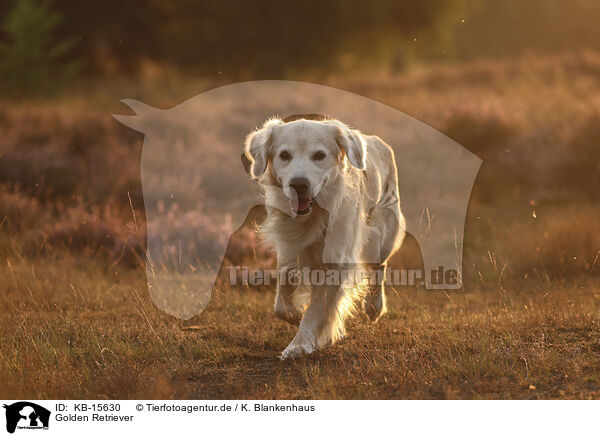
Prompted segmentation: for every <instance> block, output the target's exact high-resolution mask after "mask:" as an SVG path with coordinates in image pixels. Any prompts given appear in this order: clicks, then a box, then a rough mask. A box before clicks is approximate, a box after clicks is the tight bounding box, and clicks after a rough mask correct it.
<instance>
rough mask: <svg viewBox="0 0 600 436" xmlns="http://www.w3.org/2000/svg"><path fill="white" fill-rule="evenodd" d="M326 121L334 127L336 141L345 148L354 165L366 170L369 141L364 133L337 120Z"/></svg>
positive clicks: (349, 159)
mask: <svg viewBox="0 0 600 436" xmlns="http://www.w3.org/2000/svg"><path fill="white" fill-rule="evenodd" d="M325 122H326V123H327V124H329V125H331V126H332V127H333V129H334V136H335V142H337V144H338V146H339V147H340V148H341V149H342V150H344V153H345V154H346V157H347V158H348V161H350V163H351V164H352V166H354V167H356V168H358V169H359V170H364V169H365V168H366V167H367V143H366V142H365V139H364V138H363V136H362V134H361V133H360V132H359V131H358V130H353V129H350V128H349V127H348V126H346V125H345V124H344V123H342V122H340V121H337V120H328V121H325Z"/></svg>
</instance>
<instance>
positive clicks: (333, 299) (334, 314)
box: [281, 285, 345, 359]
mask: <svg viewBox="0 0 600 436" xmlns="http://www.w3.org/2000/svg"><path fill="white" fill-rule="evenodd" d="M344 297H345V293H344V290H343V288H342V286H339V285H322V286H314V287H313V290H312V294H311V300H310V304H309V306H308V308H307V309H306V313H305V314H304V317H303V318H302V321H301V322H300V328H299V329H298V333H297V334H296V336H295V337H294V339H293V340H292V342H291V343H290V344H289V345H288V346H287V348H286V349H285V350H283V353H281V358H282V359H289V358H294V357H298V356H302V355H305V354H310V353H312V352H313V351H316V350H320V349H321V348H324V347H326V346H328V345H331V344H333V343H334V342H335V341H337V340H338V339H340V338H342V337H343V336H344V318H345V313H344V307H343V303H344Z"/></svg>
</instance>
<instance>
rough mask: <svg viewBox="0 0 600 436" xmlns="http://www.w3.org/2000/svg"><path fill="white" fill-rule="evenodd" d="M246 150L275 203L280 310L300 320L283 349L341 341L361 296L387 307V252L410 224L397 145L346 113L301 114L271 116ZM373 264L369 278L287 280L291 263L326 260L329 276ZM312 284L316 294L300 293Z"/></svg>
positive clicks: (303, 350) (271, 215)
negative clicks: (356, 125)
mask: <svg viewBox="0 0 600 436" xmlns="http://www.w3.org/2000/svg"><path fill="white" fill-rule="evenodd" d="M244 152H245V157H246V158H247V159H248V161H249V173H250V175H251V177H252V178H254V179H257V180H258V181H259V183H260V184H261V185H262V187H263V190H264V195H265V203H266V205H267V218H266V220H265V221H264V223H262V224H261V226H260V229H259V230H260V232H261V234H262V235H263V236H264V237H265V239H266V240H267V241H268V242H269V243H270V244H271V245H272V246H273V247H274V249H275V250H276V253H277V264H278V265H277V268H278V269H279V271H280V275H279V281H278V284H277V296H276V299H275V314H276V315H277V316H278V317H279V318H281V319H283V320H285V321H287V322H290V323H292V324H296V325H298V324H299V329H298V332H297V334H296V336H295V337H294V339H293V340H292V341H291V343H290V344H289V345H288V346H287V348H286V349H285V350H284V351H283V352H282V354H281V358H283V359H287V358H294V357H298V356H302V355H306V354H310V353H312V352H314V351H316V350H319V349H322V348H324V347H327V346H329V345H331V344H333V343H335V342H336V341H338V340H339V339H340V338H342V337H343V335H344V333H345V327H344V323H345V320H346V318H347V317H348V316H349V315H350V314H351V313H352V312H353V308H354V307H355V306H356V303H357V302H359V301H360V302H361V303H362V306H363V308H364V310H365V312H366V314H367V315H368V317H369V318H370V319H371V320H372V321H376V320H377V319H378V318H379V317H380V316H381V315H382V314H383V313H385V311H386V298H385V292H384V278H385V268H386V262H387V260H388V259H389V258H390V257H391V256H392V254H394V252H395V251H396V250H398V248H399V247H400V245H401V243H402V240H403V239H404V232H405V228H406V225H405V220H404V216H403V215H402V213H401V211H400V199H399V191H398V175H397V169H396V163H395V158H394V152H393V151H392V149H391V147H390V146H389V145H387V144H386V143H385V142H384V141H382V140H381V139H380V138H378V137H377V136H372V135H365V134H363V133H361V132H360V131H358V130H354V129H351V128H350V127H348V126H346V125H345V124H344V123H342V122H341V121H338V120H335V119H329V118H326V117H323V116H319V115H306V116H303V115H296V116H293V117H289V118H287V119H285V120H281V119H280V118H271V119H269V120H267V121H266V122H265V123H264V124H263V125H262V126H261V127H260V128H259V129H257V130H256V131H254V132H252V133H250V134H249V135H248V136H247V138H246V141H245V148H244ZM364 267H366V268H368V270H369V271H375V272H376V274H375V276H376V280H375V282H371V283H370V284H369V285H368V286H365V285H364V283H363V282H357V281H354V282H347V281H344V280H337V281H333V282H330V281H329V280H327V282H323V281H322V280H321V281H319V283H309V284H308V289H307V286H306V283H301V284H299V283H298V281H295V282H293V281H292V280H289V281H287V280H286V281H284V280H282V277H284V278H285V277H288V276H287V275H286V274H287V273H289V272H290V271H301V270H304V271H307V270H309V271H314V270H322V271H326V272H327V277H328V278H329V277H330V274H329V273H331V272H332V271H341V270H344V271H356V270H357V269H358V268H361V270H362V268H364ZM363 271H364V270H363ZM310 277H313V276H312V275H311V276H310ZM338 277H340V275H338ZM290 282H293V283H290ZM302 289H304V290H307V291H308V292H305V293H304V295H306V296H307V297H309V301H310V302H309V303H308V304H305V302H303V301H302V299H301V298H298V297H299V296H300V297H301V296H302Z"/></svg>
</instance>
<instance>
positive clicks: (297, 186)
mask: <svg viewBox="0 0 600 436" xmlns="http://www.w3.org/2000/svg"><path fill="white" fill-rule="evenodd" d="M290 186H291V187H292V188H294V191H296V194H298V197H300V198H306V195H307V194H308V188H309V187H310V183H308V180H307V179H305V178H304V177H294V178H293V179H292V180H290Z"/></svg>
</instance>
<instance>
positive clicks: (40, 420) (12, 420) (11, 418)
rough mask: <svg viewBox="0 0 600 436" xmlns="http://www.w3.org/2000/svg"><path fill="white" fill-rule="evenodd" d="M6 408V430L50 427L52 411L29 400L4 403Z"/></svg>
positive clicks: (11, 431) (12, 431)
mask: <svg viewBox="0 0 600 436" xmlns="http://www.w3.org/2000/svg"><path fill="white" fill-rule="evenodd" d="M3 407H4V408H5V409H6V431H8V432H9V433H14V432H15V430H16V429H17V428H18V429H30V430H31V429H44V430H47V429H48V424H49V422H50V411H49V410H48V409H46V408H44V407H42V406H38V405H37V404H35V403H30V402H28V401H19V402H17V403H13V404H11V405H6V404H5V405H4V406H3Z"/></svg>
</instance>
